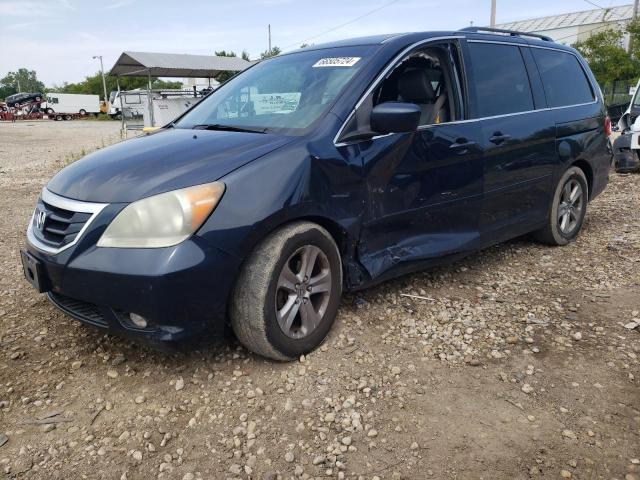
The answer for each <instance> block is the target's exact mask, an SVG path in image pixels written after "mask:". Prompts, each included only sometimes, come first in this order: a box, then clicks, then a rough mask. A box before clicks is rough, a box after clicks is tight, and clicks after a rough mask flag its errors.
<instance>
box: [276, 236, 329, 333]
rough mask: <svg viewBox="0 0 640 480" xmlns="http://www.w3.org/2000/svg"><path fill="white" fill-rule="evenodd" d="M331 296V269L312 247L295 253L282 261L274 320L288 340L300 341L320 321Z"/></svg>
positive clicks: (319, 253) (321, 255)
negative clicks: (275, 319)
mask: <svg viewBox="0 0 640 480" xmlns="http://www.w3.org/2000/svg"><path fill="white" fill-rule="evenodd" d="M330 296H331V266H330V264H329V259H328V258H327V256H326V255H325V253H324V252H323V251H322V250H321V249H320V248H318V247H316V246H314V245H305V246H303V247H301V248H299V249H298V250H296V251H295V252H294V253H293V255H291V256H290V257H289V259H288V260H287V261H286V262H285V264H284V265H283V267H282V271H281V272H280V276H279V277H278V284H277V287H276V302H275V307H276V318H277V320H278V324H279V325H280V328H281V329H282V332H283V333H284V334H285V335H286V336H288V337H290V338H296V339H299V338H304V337H306V336H308V335H310V334H311V333H312V332H313V331H314V330H316V329H317V328H318V326H319V325H320V323H321V322H322V321H323V319H324V315H325V312H326V310H327V306H328V305H329V298H330Z"/></svg>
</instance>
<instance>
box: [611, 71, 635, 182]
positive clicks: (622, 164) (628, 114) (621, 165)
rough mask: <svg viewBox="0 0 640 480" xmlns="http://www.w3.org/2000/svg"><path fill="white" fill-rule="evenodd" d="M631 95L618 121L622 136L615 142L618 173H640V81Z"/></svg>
mask: <svg viewBox="0 0 640 480" xmlns="http://www.w3.org/2000/svg"><path fill="white" fill-rule="evenodd" d="M629 93H631V94H632V95H633V97H632V98H631V102H629V107H628V108H627V110H626V111H625V112H624V113H623V114H622V117H620V120H619V121H618V128H617V130H618V131H619V132H620V136H619V137H618V138H616V139H615V140H614V142H613V164H614V167H615V169H616V172H618V173H629V172H638V171H640V155H639V154H640V81H638V84H637V85H636V87H635V89H634V88H632V89H631V91H630V92H629Z"/></svg>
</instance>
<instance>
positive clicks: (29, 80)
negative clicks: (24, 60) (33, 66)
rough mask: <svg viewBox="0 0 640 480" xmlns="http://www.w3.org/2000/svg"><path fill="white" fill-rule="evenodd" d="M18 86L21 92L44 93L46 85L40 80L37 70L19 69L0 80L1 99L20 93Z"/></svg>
mask: <svg viewBox="0 0 640 480" xmlns="http://www.w3.org/2000/svg"><path fill="white" fill-rule="evenodd" d="M18 84H19V85H20V91H21V92H30V93H43V92H44V91H45V88H44V83H42V82H41V81H40V80H38V77H37V75H36V72H35V70H28V69H26V68H19V69H18V71H17V72H9V73H7V74H6V75H5V77H4V78H3V79H1V80H0V98H7V97H8V96H9V95H13V94H14V93H18Z"/></svg>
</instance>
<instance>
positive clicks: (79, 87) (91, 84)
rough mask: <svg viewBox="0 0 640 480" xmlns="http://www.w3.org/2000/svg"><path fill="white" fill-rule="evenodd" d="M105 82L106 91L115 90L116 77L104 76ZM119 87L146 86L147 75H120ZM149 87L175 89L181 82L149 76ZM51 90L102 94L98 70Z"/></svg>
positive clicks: (129, 88) (125, 88)
mask: <svg viewBox="0 0 640 480" xmlns="http://www.w3.org/2000/svg"><path fill="white" fill-rule="evenodd" d="M105 80H106V84H107V92H110V91H113V90H117V89H118V86H117V84H118V82H117V81H116V77H111V76H107V77H105ZM119 83H120V89H121V90H134V89H136V88H147V83H148V78H147V77H120V82H119ZM151 88H153V89H157V90H159V89H175V88H182V82H172V81H169V82H167V81H164V80H159V79H158V78H155V77H151ZM52 90H53V91H56V92H62V93H84V94H91V95H100V96H102V76H101V74H100V72H97V73H95V74H94V75H90V76H88V77H86V78H85V79H84V80H83V81H81V82H78V83H66V82H65V83H64V84H63V85H58V86H55V85H54V87H53V88H52Z"/></svg>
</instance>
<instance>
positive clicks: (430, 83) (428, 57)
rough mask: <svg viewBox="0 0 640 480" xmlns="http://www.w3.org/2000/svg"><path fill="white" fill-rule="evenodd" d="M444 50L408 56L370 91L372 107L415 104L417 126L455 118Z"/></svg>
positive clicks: (420, 51) (436, 49) (432, 48)
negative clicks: (417, 116) (419, 113)
mask: <svg viewBox="0 0 640 480" xmlns="http://www.w3.org/2000/svg"><path fill="white" fill-rule="evenodd" d="M447 57H448V56H447V51H446V49H444V48H441V47H431V48H426V49H424V50H419V51H416V52H413V53H411V54H410V55H409V56H408V57H407V58H405V59H404V60H403V61H401V62H400V63H399V64H398V66H397V67H396V68H394V69H393V71H392V72H391V74H390V75H389V76H388V77H387V78H386V79H385V80H384V81H383V82H382V84H381V85H380V87H378V89H377V90H376V91H375V92H374V96H373V106H376V105H378V104H379V103H383V102H407V103H415V104H416V105H418V106H419V107H420V110H421V112H422V113H421V115H420V125H421V126H424V125H433V124H438V123H445V122H450V121H451V120H454V119H455V118H456V115H455V113H456V112H455V102H454V98H455V95H454V94H453V92H455V90H454V89H453V88H452V85H451V69H450V68H449V66H448V65H449V62H448V58H447Z"/></svg>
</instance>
